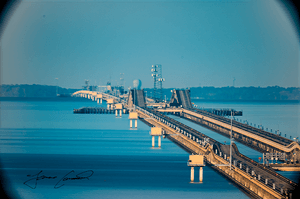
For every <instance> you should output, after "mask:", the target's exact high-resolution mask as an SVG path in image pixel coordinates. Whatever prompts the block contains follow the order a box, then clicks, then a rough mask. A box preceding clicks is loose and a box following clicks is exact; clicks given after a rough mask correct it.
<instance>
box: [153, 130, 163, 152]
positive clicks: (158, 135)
mask: <svg viewBox="0 0 300 199" xmlns="http://www.w3.org/2000/svg"><path fill="white" fill-rule="evenodd" d="M150 135H151V136H152V147H155V137H158V147H159V148H160V147H161V136H162V128H160V127H152V128H151V132H150Z"/></svg>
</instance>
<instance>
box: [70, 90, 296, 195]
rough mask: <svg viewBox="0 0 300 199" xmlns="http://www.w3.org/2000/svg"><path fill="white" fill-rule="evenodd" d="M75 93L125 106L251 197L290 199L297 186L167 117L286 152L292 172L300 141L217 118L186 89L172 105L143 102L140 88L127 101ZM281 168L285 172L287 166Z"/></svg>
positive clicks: (174, 97)
mask: <svg viewBox="0 0 300 199" xmlns="http://www.w3.org/2000/svg"><path fill="white" fill-rule="evenodd" d="M73 95H74V96H77V97H85V98H89V99H92V100H94V101H97V102H98V100H99V99H103V100H105V101H107V103H108V104H111V107H114V108H116V107H117V104H122V107H124V110H126V111H127V112H129V113H131V112H135V113H136V114H137V115H138V119H139V120H141V121H142V122H144V123H145V124H147V125H148V126H150V127H159V128H161V129H163V132H164V137H166V138H168V139H170V140H171V141H172V142H174V143H175V144H177V145H178V146H180V147H181V148H183V149H184V150H185V151H187V152H188V153H189V154H201V155H203V156H204V159H205V162H206V163H207V165H208V166H211V167H212V168H213V169H214V170H216V171H217V172H219V173H220V174H221V175H224V176H225V177H226V178H228V179H230V180H231V181H232V182H234V183H235V184H236V185H237V186H239V187H240V188H241V189H242V190H243V191H244V192H245V193H247V194H248V195H249V196H250V197H251V198H292V192H293V190H295V189H296V188H297V187H298V185H297V184H296V183H295V182H293V181H292V180H290V179H288V178H286V177H284V176H282V175H280V174H279V173H277V172H276V171H275V170H274V169H272V167H270V166H269V165H263V164H260V163H258V162H256V161H254V160H252V159H250V158H249V157H247V156H245V155H243V154H241V153H240V152H239V150H238V148H237V146H236V145H235V144H233V145H232V148H230V146H229V145H224V144H222V143H220V142H218V141H216V140H214V139H213V138H210V137H208V136H207V135H205V134H203V133H201V132H198V131H196V130H195V129H192V128H190V127H189V126H187V125H184V124H182V123H180V122H178V121H176V120H174V119H172V118H170V117H168V116H167V115H166V114H173V115H175V116H179V117H182V118H185V119H187V120H190V121H192V122H194V123H196V124H199V125H201V126H204V127H206V128H208V129H211V130H213V131H215V132H217V133H220V134H222V135H224V136H227V137H230V134H231V133H230V132H231V129H232V137H233V138H234V139H235V140H236V141H238V142H240V143H242V144H244V145H246V146H248V147H250V148H253V149H255V150H257V151H259V152H262V153H285V154H286V159H287V160H288V162H290V163H294V164H286V165H289V166H288V167H290V168H291V165H293V167H295V163H297V162H299V161H300V146H299V144H298V143H297V142H295V141H292V140H289V139H287V138H284V137H281V136H278V135H274V134H272V133H269V132H267V131H264V130H262V129H258V128H255V127H252V126H249V125H247V124H243V123H240V122H237V121H235V120H232V121H231V120H230V119H228V118H226V117H223V116H222V115H228V112H220V111H219V112H217V113H218V114H215V113H216V112H213V111H206V110H200V109H196V108H194V107H193V105H192V103H191V100H190V94H189V91H188V90H174V91H173V94H172V98H171V100H170V102H169V103H163V102H158V103H155V102H154V101H150V100H148V99H147V98H145V95H144V91H143V90H136V89H132V90H130V91H129V93H128V96H126V97H124V98H119V97H115V96H112V95H109V94H105V93H99V92H93V91H78V92H76V93H74V94H73ZM99 110H100V109H99ZM232 112H233V111H232V110H230V113H232ZM234 114H241V113H240V112H234ZM231 122H232V126H231ZM230 155H231V156H230ZM279 165H281V164H278V165H277V167H281V170H284V169H283V168H282V167H284V166H279ZM298 167H299V166H298ZM278 170H280V169H278Z"/></svg>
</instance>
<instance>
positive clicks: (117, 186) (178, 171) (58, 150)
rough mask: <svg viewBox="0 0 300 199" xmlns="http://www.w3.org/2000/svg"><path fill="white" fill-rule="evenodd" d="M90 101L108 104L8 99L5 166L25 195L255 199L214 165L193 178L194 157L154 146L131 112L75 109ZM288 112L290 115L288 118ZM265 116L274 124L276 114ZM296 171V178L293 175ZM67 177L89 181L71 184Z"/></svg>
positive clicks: (167, 145) (0, 140)
mask: <svg viewBox="0 0 300 199" xmlns="http://www.w3.org/2000/svg"><path fill="white" fill-rule="evenodd" d="M196 103H197V102H196ZM199 105H203V106H204V105H205V106H207V107H208V108H213V106H214V105H215V107H218V106H222V105H223V106H222V108H226V106H228V107H230V108H235V109H237V110H239V109H240V108H239V107H242V108H243V111H244V116H243V117H247V119H248V121H249V120H250V119H251V120H252V117H253V119H254V118H256V117H257V114H262V113H261V112H260V113H259V112H258V111H259V110H262V111H263V112H265V114H267V115H272V116H274V115H273V114H275V113H276V112H280V113H281V114H284V113H287V112H282V111H280V110H285V106H286V105H276V108H275V110H274V112H272V109H274V107H273V108H270V106H273V105H272V104H271V105H268V104H258V105H257V104H247V103H246V104H237V103H236V104H234V103H229V104H228V103H223V104H222V103H208V104H205V103H203V102H201V103H199ZM83 106H92V107H94V106H105V104H103V105H97V104H96V103H95V102H72V101H2V102H1V112H0V113H1V128H0V136H1V137H0V146H1V148H0V150H1V154H0V155H1V156H0V158H1V164H2V170H3V171H4V172H5V174H6V176H7V177H8V179H9V182H8V183H9V184H8V185H9V186H10V187H12V190H13V192H14V194H15V195H16V196H17V197H18V198H188V197H197V198H248V197H247V196H246V195H245V194H244V193H243V192H241V191H240V190H239V189H238V188H237V187H235V186H234V185H233V184H232V183H231V182H229V181H228V180H226V179H225V178H223V177H222V176H220V175H219V174H218V173H216V172H215V171H214V170H212V169H211V168H210V167H208V166H206V167H205V168H204V182H203V183H201V184H191V183H189V181H190V169H189V167H187V165H186V163H187V160H188V154H187V153H186V152H185V151H183V150H182V149H181V148H179V147H178V146H177V145H175V144H174V143H172V142H171V141H169V140H168V139H163V140H162V148H161V149H153V148H151V137H150V135H149V131H150V128H149V127H148V126H146V125H145V124H143V123H141V122H138V129H137V130H130V129H129V120H128V115H123V117H122V118H116V117H115V115H113V114H105V115H100V114H97V115H93V114H86V115H85V114H83V115H81V114H73V109H74V108H80V107H83ZM256 106H261V107H260V108H255V107H256ZM293 106H294V108H293V110H295V109H296V110H298V111H299V105H298V104H296V105H293ZM246 107H248V108H246ZM262 107H265V109H264V108H262ZM291 109H292V108H291ZM246 110H249V112H248V111H246ZM264 110H265V111H264ZM270 112H271V113H270ZM246 113H247V114H249V116H248V115H247V116H246ZM292 114H294V115H290V113H289V114H287V116H286V117H287V118H288V119H286V120H287V121H288V120H289V121H293V119H292V120H290V118H294V117H296V118H297V117H298V119H299V112H298V113H297V111H296V112H295V111H294V112H293V113H292ZM297 114H298V115H297ZM251 115H252V116H251ZM267 115H266V116H265V117H267ZM280 117H282V118H283V119H285V118H286V117H284V115H281V116H280ZM261 118H264V117H263V116H261ZM179 120H180V121H181V122H183V123H187V124H189V125H190V126H192V127H193V128H195V129H197V130H199V131H201V132H203V133H205V134H208V135H209V136H211V137H213V138H214V139H219V140H220V141H222V142H224V141H226V140H228V139H227V138H224V137H223V136H221V135H218V134H216V133H214V132H211V131H209V130H207V129H205V128H202V127H201V126H198V125H196V124H193V123H190V122H188V121H186V120H183V119H179ZM253 121H255V120H253ZM263 121H264V122H266V121H269V122H270V123H268V122H266V124H268V125H272V118H271V119H265V120H263ZM263 121H262V122H263ZM298 121H299V120H298ZM282 122H283V124H285V122H284V121H282ZM275 123H276V122H275ZM289 125H290V124H289ZM280 127H281V129H282V131H283V130H286V131H291V132H294V131H293V130H295V129H296V130H298V129H297V127H293V128H294V129H293V128H290V127H289V128H285V125H280ZM298 132H299V131H298ZM238 147H239V150H240V151H241V152H242V153H244V154H245V155H247V156H249V157H252V158H257V157H259V156H260V155H261V154H260V153H258V152H256V151H254V150H249V149H248V148H247V147H244V146H243V145H238ZM41 171H42V172H41ZM39 172H41V173H40V174H39V177H41V176H44V179H41V180H38V181H35V179H36V176H34V175H36V174H38V173H39ZM28 175H31V176H28ZM76 175H77V176H76ZM197 175H198V171H196V172H195V180H196V181H197V180H198V177H197ZM290 175H291V176H293V173H292V174H290ZM46 177H49V178H46ZM50 177H52V178H51V179H50ZM64 177H65V178H76V177H77V178H78V177H85V178H82V179H77V180H71V179H69V180H66V179H65V181H63V180H62V179H63V178H64ZM87 177H88V178H87ZM24 183H25V184H24ZM57 187H59V188H57Z"/></svg>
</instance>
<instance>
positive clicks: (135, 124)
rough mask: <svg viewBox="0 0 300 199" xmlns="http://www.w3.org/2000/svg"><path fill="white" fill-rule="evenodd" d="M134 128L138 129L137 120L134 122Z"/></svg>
mask: <svg viewBox="0 0 300 199" xmlns="http://www.w3.org/2000/svg"><path fill="white" fill-rule="evenodd" d="M134 127H135V128H137V120H135V122H134Z"/></svg>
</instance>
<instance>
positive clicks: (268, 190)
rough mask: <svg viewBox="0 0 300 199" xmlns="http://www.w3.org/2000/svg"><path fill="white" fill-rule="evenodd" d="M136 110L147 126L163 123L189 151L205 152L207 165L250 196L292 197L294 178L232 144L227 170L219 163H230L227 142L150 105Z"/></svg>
mask: <svg viewBox="0 0 300 199" xmlns="http://www.w3.org/2000/svg"><path fill="white" fill-rule="evenodd" d="M137 112H138V115H139V119H140V120H141V121H143V122H145V123H146V124H147V125H149V126H159V127H162V128H163V129H164V131H165V136H166V137H167V138H169V139H170V140H171V141H173V142H175V143H176V144H178V145H179V146H180V147H182V148H183V149H184V150H186V151H187V152H188V153H190V154H192V153H194V154H204V155H205V160H206V162H207V163H208V165H210V166H211V167H212V168H213V169H215V170H217V171H218V172H220V173H221V174H223V175H225V176H226V177H228V178H229V179H231V180H232V181H233V182H235V184H236V185H238V186H239V187H240V188H242V189H243V190H244V191H245V192H246V193H247V194H249V195H250V197H252V198H291V195H290V194H291V191H292V190H294V189H295V188H296V186H297V184H296V183H295V182H293V181H291V180H290V179H288V178H286V177H284V176H282V175H280V174H278V173H276V172H275V171H274V170H272V169H271V168H268V167H265V166H263V165H260V164H259V163H257V162H255V161H254V160H252V159H250V158H248V157H247V156H245V155H243V154H241V153H239V151H238V149H237V147H236V145H234V147H233V156H232V157H233V158H232V163H233V165H232V168H233V169H232V170H230V169H229V166H218V165H220V164H222V165H229V160H228V157H229V154H230V152H229V145H223V144H222V143H219V142H217V141H216V140H214V139H212V138H210V137H208V136H206V135H204V134H203V133H201V132H198V131H196V130H195V129H192V128H190V127H188V126H186V125H184V124H182V123H180V122H178V121H176V120H174V119H172V118H169V117H167V116H166V115H163V114H161V113H160V112H158V111H155V110H153V109H149V108H140V107H137ZM204 138H206V139H207V138H209V141H208V142H206V143H205V142H204ZM225 155H226V158H225ZM266 179H267V180H266Z"/></svg>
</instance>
